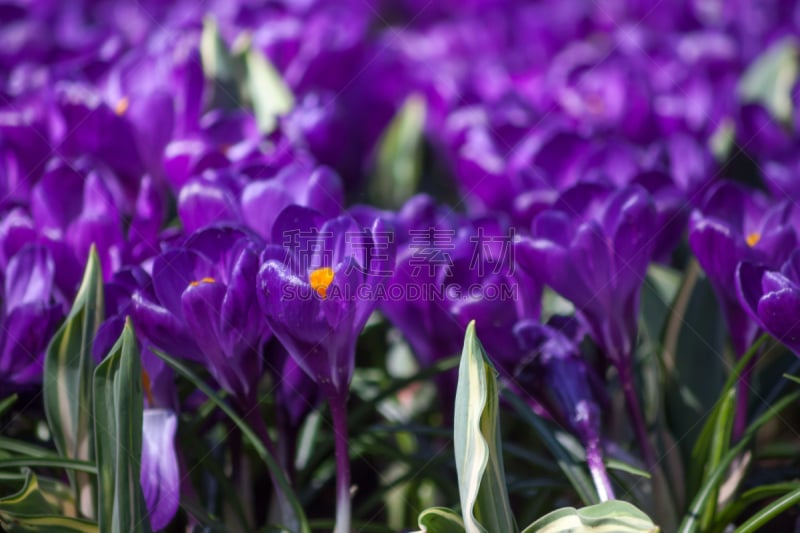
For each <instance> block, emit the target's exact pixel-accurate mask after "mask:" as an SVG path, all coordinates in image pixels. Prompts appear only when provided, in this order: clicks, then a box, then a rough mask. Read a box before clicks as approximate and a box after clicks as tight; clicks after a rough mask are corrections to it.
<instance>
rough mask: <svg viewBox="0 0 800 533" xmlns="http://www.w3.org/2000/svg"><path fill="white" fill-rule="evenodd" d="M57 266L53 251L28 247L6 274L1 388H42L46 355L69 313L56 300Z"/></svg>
mask: <svg viewBox="0 0 800 533" xmlns="http://www.w3.org/2000/svg"><path fill="white" fill-rule="evenodd" d="M55 269H56V265H55V262H54V261H53V257H52V255H51V254H50V252H49V250H48V249H47V248H46V247H44V246H42V245H37V244H28V245H26V246H25V247H23V248H22V249H21V250H20V251H19V252H17V253H16V254H15V255H14V256H13V257H12V258H11V260H10V261H9V262H8V265H7V266H6V268H5V272H4V287H3V289H4V290H3V306H2V312H3V315H2V318H0V328H1V329H2V335H0V349H1V350H2V351H0V385H2V387H3V388H4V389H7V388H11V389H13V388H17V387H25V386H28V385H32V384H38V383H40V382H41V379H42V370H43V364H44V353H45V350H46V348H47V344H48V342H49V341H50V338H51V337H52V336H53V334H54V333H55V330H56V326H57V325H58V323H59V322H60V321H61V319H63V318H64V315H65V309H64V308H63V306H61V305H59V304H58V303H57V302H56V301H55V298H54V291H55Z"/></svg>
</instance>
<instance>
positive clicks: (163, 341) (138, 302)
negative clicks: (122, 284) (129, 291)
mask: <svg viewBox="0 0 800 533" xmlns="http://www.w3.org/2000/svg"><path fill="white" fill-rule="evenodd" d="M131 304H132V306H131V311H132V315H133V325H134V327H135V329H136V332H137V334H139V335H142V336H143V337H145V338H146V339H147V340H149V341H150V342H151V343H153V344H154V345H155V346H157V347H158V348H160V349H162V350H164V351H165V352H167V353H168V354H170V355H174V356H175V357H182V358H184V359H189V360H191V361H200V360H202V352H201V351H200V348H199V347H198V346H197V344H196V343H195V341H194V339H193V338H192V336H191V335H190V334H189V331H188V330H187V328H186V326H185V325H184V324H183V323H182V321H181V320H179V319H178V318H177V317H176V316H175V315H174V314H172V313H170V312H169V311H168V310H167V309H165V308H164V307H161V306H160V305H158V304H155V303H153V302H152V301H150V300H149V299H147V298H146V297H145V296H143V295H142V293H140V292H136V293H134V294H133V296H132V297H131ZM181 314H182V313H181Z"/></svg>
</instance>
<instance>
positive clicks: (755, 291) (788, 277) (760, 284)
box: [736, 250, 800, 356]
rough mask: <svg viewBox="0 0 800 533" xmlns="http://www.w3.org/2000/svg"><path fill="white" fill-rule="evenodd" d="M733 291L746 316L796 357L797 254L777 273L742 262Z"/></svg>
mask: <svg viewBox="0 0 800 533" xmlns="http://www.w3.org/2000/svg"><path fill="white" fill-rule="evenodd" d="M736 290H737V293H738V295H739V301H740V302H741V305H742V307H743V308H744V310H745V311H746V312H747V314H748V315H749V316H750V317H751V318H752V319H753V320H754V321H755V322H756V323H757V324H758V325H759V326H760V327H761V328H763V329H764V330H766V331H768V332H769V334H770V335H772V336H773V337H775V338H776V339H777V340H778V341H780V342H782V343H783V344H785V345H786V346H787V347H788V348H789V349H790V350H792V351H793V352H794V353H795V354H796V355H798V356H800V250H795V251H794V252H792V254H791V256H789V259H788V260H787V261H786V262H785V263H784V264H783V266H782V267H781V268H780V270H778V269H774V268H771V267H767V266H764V265H760V264H756V263H752V262H749V261H742V262H741V263H739V265H738V266H737V268H736Z"/></svg>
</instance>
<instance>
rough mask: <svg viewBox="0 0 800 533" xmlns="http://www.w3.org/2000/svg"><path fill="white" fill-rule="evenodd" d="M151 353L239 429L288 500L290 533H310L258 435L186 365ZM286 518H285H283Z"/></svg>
mask: <svg viewBox="0 0 800 533" xmlns="http://www.w3.org/2000/svg"><path fill="white" fill-rule="evenodd" d="M153 353H155V354H156V355H157V356H158V357H159V358H160V359H162V360H163V361H164V362H165V363H167V365H169V366H170V368H172V369H173V370H175V372H177V373H178V374H180V375H181V376H183V377H184V378H186V379H187V380H189V382H191V383H192V385H194V386H195V387H197V388H198V389H199V390H200V391H202V392H203V394H205V395H206V396H208V398H209V399H210V400H212V401H213V402H214V403H215V404H216V405H217V407H219V408H220V410H222V412H223V413H225V414H226V415H227V416H228V418H230V419H231V420H232V421H233V423H234V424H236V426H237V427H238V428H239V430H240V431H241V432H242V436H243V437H244V438H245V440H247V442H249V443H250V445H251V446H252V447H253V449H254V450H255V452H256V454H258V456H259V458H261V460H263V461H264V464H265V465H266V466H267V468H268V469H269V471H270V473H271V474H272V476H273V479H275V480H276V481H277V483H278V485H279V487H280V490H281V491H282V492H283V495H284V496H285V497H286V499H287V500H288V502H289V504H290V505H291V507H292V511H293V512H294V517H293V518H294V520H296V521H297V523H296V524H294V527H292V528H291V529H292V531H300V532H301V533H310V532H311V529H310V527H309V525H308V520H307V518H306V515H305V512H304V511H303V506H302V505H301V504H300V501H299V500H298V499H297V495H296V494H295V493H294V490H293V489H292V486H291V485H290V484H289V480H288V479H287V478H286V475H285V474H284V472H283V469H282V468H281V467H280V465H279V464H278V463H277V461H276V460H275V458H274V457H272V455H270V453H269V452H268V451H267V448H266V447H265V446H264V443H263V442H261V439H259V438H258V435H256V433H255V432H254V431H253V430H252V428H250V426H249V425H248V424H247V423H246V422H245V421H244V420H242V418H241V417H239V415H237V414H236V412H235V411H234V410H233V409H232V408H231V407H230V406H229V405H228V404H227V403H225V401H224V400H222V398H220V397H219V395H218V394H217V393H216V392H215V391H214V389H212V388H211V387H209V386H208V385H207V384H206V383H205V382H204V381H203V380H202V379H200V377H199V376H198V375H197V374H195V373H194V372H193V371H192V370H191V369H189V368H188V367H187V366H186V365H184V364H183V363H182V362H180V361H178V360H177V359H173V358H172V357H170V356H169V355H167V354H165V353H164V352H162V351H161V350H157V349H154V350H153ZM284 518H286V517H284Z"/></svg>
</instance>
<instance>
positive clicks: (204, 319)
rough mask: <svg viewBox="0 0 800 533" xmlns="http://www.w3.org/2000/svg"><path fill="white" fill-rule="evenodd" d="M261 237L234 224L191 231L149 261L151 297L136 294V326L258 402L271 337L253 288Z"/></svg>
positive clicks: (246, 402)
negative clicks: (265, 346)
mask: <svg viewBox="0 0 800 533" xmlns="http://www.w3.org/2000/svg"><path fill="white" fill-rule="evenodd" d="M260 246H261V244H260V241H259V240H258V238H257V237H255V236H253V235H251V234H249V233H248V232H247V231H245V230H242V229H238V228H235V227H212V228H207V229H204V230H201V231H199V232H196V233H194V234H193V235H191V236H189V237H188V238H187V239H186V241H185V242H184V243H183V245H181V246H179V247H177V248H174V249H171V250H169V251H167V252H165V253H163V254H161V255H160V256H159V257H157V258H156V259H155V261H154V263H153V288H154V290H153V295H152V297H151V296H149V295H148V294H147V293H146V292H145V291H138V292H136V293H135V294H134V295H133V317H134V325H135V326H136V328H137V331H138V332H139V333H140V334H141V335H143V336H144V337H145V338H146V339H147V340H148V341H150V342H151V343H152V344H153V345H155V346H156V347H158V348H160V349H162V350H164V351H166V352H168V353H170V354H171V355H174V356H177V357H184V358H189V359H192V360H195V361H199V362H201V363H203V364H204V365H206V366H207V367H208V369H209V371H210V372H211V374H212V375H213V376H214V377H215V378H216V380H217V382H218V383H219V384H220V385H221V386H222V387H223V388H224V389H226V390H227V391H229V392H230V393H231V394H233V395H234V397H235V398H236V399H237V401H239V402H240V403H241V405H243V406H248V407H249V406H252V404H253V402H255V399H256V398H255V393H256V391H255V388H256V384H257V381H258V379H259V378H260V376H261V368H262V361H261V346H262V344H263V342H264V341H265V340H267V339H268V338H269V333H268V330H267V329H266V328H265V326H264V323H263V320H262V318H261V313H260V311H259V310H258V302H257V301H256V296H255V293H254V292H253V289H252V288H253V287H254V286H255V285H254V284H255V280H256V273H257V271H258V250H259V249H260Z"/></svg>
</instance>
